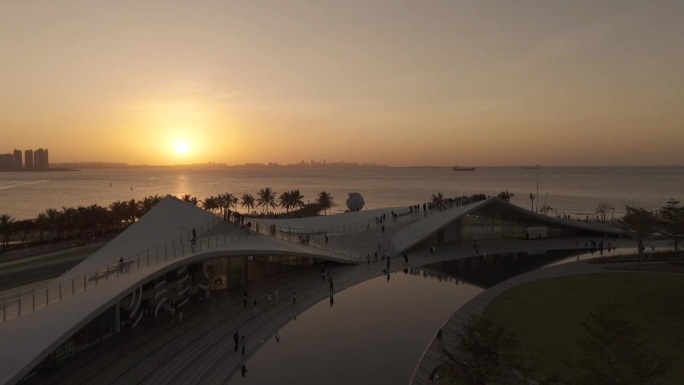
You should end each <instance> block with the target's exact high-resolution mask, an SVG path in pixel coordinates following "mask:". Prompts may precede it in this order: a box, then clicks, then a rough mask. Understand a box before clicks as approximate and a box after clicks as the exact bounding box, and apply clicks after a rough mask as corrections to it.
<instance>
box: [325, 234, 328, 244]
mask: <svg viewBox="0 0 684 385" xmlns="http://www.w3.org/2000/svg"><path fill="white" fill-rule="evenodd" d="M325 244H326V245H327V244H328V234H325Z"/></svg>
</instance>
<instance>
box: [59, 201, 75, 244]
mask: <svg viewBox="0 0 684 385" xmlns="http://www.w3.org/2000/svg"><path fill="white" fill-rule="evenodd" d="M61 217H62V220H61V225H62V226H63V228H64V230H66V237H67V239H68V238H69V236H70V235H71V232H72V231H74V230H76V209H75V208H73V207H62V215H61Z"/></svg>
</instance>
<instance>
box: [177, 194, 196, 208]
mask: <svg viewBox="0 0 684 385" xmlns="http://www.w3.org/2000/svg"><path fill="white" fill-rule="evenodd" d="M181 200H182V201H183V202H187V203H192V204H193V205H195V206H197V204H198V203H199V201H198V200H197V198H195V197H194V196H192V195H190V194H183V195H182V196H181Z"/></svg>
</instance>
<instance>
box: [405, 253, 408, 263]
mask: <svg viewBox="0 0 684 385" xmlns="http://www.w3.org/2000/svg"><path fill="white" fill-rule="evenodd" d="M404 263H408V254H407V253H404Z"/></svg>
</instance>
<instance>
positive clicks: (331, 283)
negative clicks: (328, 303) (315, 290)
mask: <svg viewBox="0 0 684 385" xmlns="http://www.w3.org/2000/svg"><path fill="white" fill-rule="evenodd" d="M334 290H335V284H334V283H333V280H332V279H331V280H330V292H331V293H332V292H333V291H334Z"/></svg>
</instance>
